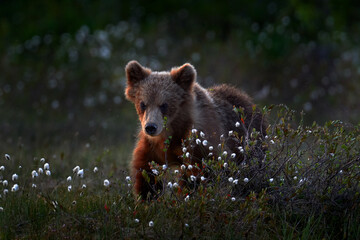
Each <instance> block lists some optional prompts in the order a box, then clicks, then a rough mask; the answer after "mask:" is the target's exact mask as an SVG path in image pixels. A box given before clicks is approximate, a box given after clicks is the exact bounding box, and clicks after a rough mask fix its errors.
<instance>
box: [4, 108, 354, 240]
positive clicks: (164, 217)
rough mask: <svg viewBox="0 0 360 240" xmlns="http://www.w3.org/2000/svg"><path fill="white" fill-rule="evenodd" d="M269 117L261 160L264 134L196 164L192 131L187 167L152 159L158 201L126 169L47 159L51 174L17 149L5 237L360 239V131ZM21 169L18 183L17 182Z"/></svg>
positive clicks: (290, 116) (11, 163)
mask: <svg viewBox="0 0 360 240" xmlns="http://www.w3.org/2000/svg"><path fill="white" fill-rule="evenodd" d="M264 111H265V112H266V113H267V114H268V116H269V118H270V119H271V122H272V125H271V126H270V127H269V129H268V131H267V135H266V136H264V138H263V140H262V143H261V144H262V147H266V149H267V150H266V155H265V156H262V157H261V155H260V154H258V155H256V154H254V153H255V152H256V151H257V150H259V149H258V148H257V147H256V146H257V144H254V142H255V141H259V140H260V139H259V135H256V134H251V135H250V137H249V139H248V140H244V139H242V138H239V135H237V134H235V133H231V134H230V135H229V136H223V137H222V144H220V145H219V146H204V147H208V148H209V150H210V149H211V150H210V152H211V153H213V154H209V156H204V157H205V158H204V160H203V162H202V163H201V164H197V163H195V164H194V163H193V162H192V160H191V158H192V155H191V154H189V152H191V149H192V147H193V146H194V144H195V145H196V144H197V142H198V141H197V140H200V141H202V142H203V141H204V140H206V136H204V135H203V134H202V133H199V132H197V131H195V130H194V131H193V132H192V134H191V136H190V137H189V138H188V139H186V141H184V146H183V147H184V149H185V150H186V151H184V154H183V156H182V158H183V161H184V164H183V165H182V166H165V167H164V166H159V165H158V164H156V163H152V164H151V168H152V170H153V171H152V172H151V173H146V172H143V176H144V177H145V178H147V179H150V175H153V177H154V178H155V179H156V181H155V184H156V183H161V184H162V185H163V187H162V189H160V194H159V195H158V196H159V197H158V198H157V199H156V200H151V201H143V200H140V199H136V198H135V197H134V195H133V193H132V187H133V184H134V182H133V179H131V178H130V177H126V171H123V170H121V171H117V172H115V173H114V174H109V172H110V171H109V169H108V168H107V167H106V166H105V165H104V163H102V162H103V160H99V159H98V158H97V157H96V156H87V159H88V161H90V162H91V161H93V162H94V163H96V165H97V166H100V165H98V164H101V163H102V167H99V169H100V171H93V170H92V167H87V168H84V169H82V170H83V171H84V172H83V173H82V172H81V171H79V170H80V167H79V168H74V169H73V171H72V170H71V169H69V171H68V173H70V174H66V172H64V171H62V172H63V173H57V174H56V172H57V169H56V168H55V167H54V166H56V165H55V162H54V164H53V163H52V162H53V161H55V160H45V161H46V162H48V163H49V165H50V167H49V169H50V170H51V172H52V174H51V176H47V175H45V174H44V173H40V172H39V171H38V170H37V169H38V168H39V167H43V164H44V160H41V161H39V159H36V161H34V162H33V163H31V164H27V163H26V162H24V159H26V158H27V156H26V155H24V154H22V155H20V154H19V153H13V154H11V155H10V156H11V158H10V159H6V160H2V162H3V163H4V164H3V165H4V168H5V169H4V170H2V171H0V175H1V179H2V180H1V184H0V189H1V198H0V207H2V211H1V212H0V215H1V217H0V226H1V227H0V228H1V229H0V230H1V231H0V233H1V238H56V239H59V238H72V239H79V238H132V239H134V238H135V239H144V238H147V239H149V238H150V239H151V238H157V239H169V238H179V237H183V238H186V239H189V238H200V239H209V238H210V239H217V238H220V237H223V238H224V237H225V238H229V239H244V238H262V239H264V238H266V239H269V238H270V239H279V238H281V239H323V238H351V239H356V238H359V236H360V235H359V234H360V230H359V223H360V222H359V219H360V218H359V214H360V212H359V211H358V209H359V204H360V197H359V193H360V184H359V182H360V179H359V176H360V156H359V152H360V146H359V141H360V139H359V136H360V134H359V131H360V129H359V126H350V125H347V124H343V123H342V122H340V121H330V122H327V123H326V124H325V125H324V126H320V125H318V124H316V123H314V124H313V126H311V127H310V126H305V125H303V124H296V122H294V119H295V115H294V114H295V113H294V111H291V110H289V109H287V108H286V107H283V106H271V107H269V108H267V109H264ZM239 118H240V116H239ZM240 127H241V126H239V128H240ZM230 139H233V140H234V139H238V140H239V143H240V146H241V148H240V147H239V149H238V150H239V151H238V152H234V153H235V155H233V153H231V152H228V151H229V150H228V149H226V148H225V146H226V144H225V143H226V141H229V140H230ZM205 145H206V144H205ZM210 147H211V148H210ZM84 154H86V153H85V152H84ZM103 154H104V153H102V152H101V153H100V154H99V156H103V157H101V158H100V159H103V158H104V155H103ZM164 154H165V153H164ZM16 159H18V160H16ZM15 163H16V164H15ZM19 163H21V164H22V167H21V168H18V164H19ZM90 166H91V165H90ZM34 168H35V172H36V173H38V174H36V176H35V177H32V176H34V173H33V172H31V170H32V169H34ZM45 168H47V167H45V165H44V170H45ZM14 172H16V173H17V174H18V176H19V177H18V179H15V180H12V174H13V173H14ZM106 172H108V173H106ZM68 175H70V177H71V178H70V179H69V178H68V179H67V180H66V176H68ZM110 175H113V176H112V177H111V176H110ZM54 176H56V177H54ZM109 176H110V178H109ZM105 178H109V185H105V182H104V181H103V179H105ZM5 180H7V181H8V182H7V184H5V183H4V181H5ZM148 182H149V183H150V180H149V181H148ZM15 183H16V184H18V185H19V190H18V191H14V192H13V191H11V189H12V186H13V185H14V184H15ZM33 184H36V187H34V186H33ZM70 185H71V188H70V189H69V186H70ZM5 189H8V192H7V193H4V190H5Z"/></svg>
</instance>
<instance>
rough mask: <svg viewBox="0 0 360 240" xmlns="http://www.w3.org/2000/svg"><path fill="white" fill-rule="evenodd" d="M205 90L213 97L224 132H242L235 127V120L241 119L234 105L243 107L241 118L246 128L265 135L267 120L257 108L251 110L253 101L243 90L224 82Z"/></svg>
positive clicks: (239, 120)
mask: <svg viewBox="0 0 360 240" xmlns="http://www.w3.org/2000/svg"><path fill="white" fill-rule="evenodd" d="M207 91H208V92H209V94H210V96H211V97H212V99H213V102H214V106H215V109H216V111H217V114H218V115H219V116H220V121H222V124H223V126H224V130H225V131H226V132H228V131H231V130H234V131H237V132H239V133H240V134H244V132H243V128H240V129H239V128H236V127H235V123H236V122H241V121H242V120H241V117H242V116H240V113H236V112H235V111H234V107H236V108H243V110H244V116H243V120H244V123H245V127H246V128H247V129H249V130H252V128H255V129H256V130H257V131H259V132H261V133H263V134H264V135H265V132H266V127H267V126H266V125H267V122H266V120H265V119H264V117H263V115H262V114H261V113H260V111H259V110H258V109H255V112H254V111H253V106H254V103H253V101H252V99H251V98H250V97H249V96H248V95H247V94H246V93H245V92H243V91H241V90H239V89H237V88H235V87H232V86H229V85H226V84H222V85H217V86H214V87H211V88H208V89H207Z"/></svg>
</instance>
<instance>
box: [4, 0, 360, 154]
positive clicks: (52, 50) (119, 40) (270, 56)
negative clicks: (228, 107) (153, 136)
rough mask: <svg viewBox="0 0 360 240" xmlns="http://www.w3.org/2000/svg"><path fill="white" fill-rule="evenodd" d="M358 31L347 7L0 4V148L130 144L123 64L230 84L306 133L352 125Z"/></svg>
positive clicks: (354, 8) (355, 12)
mask: <svg viewBox="0 0 360 240" xmlns="http://www.w3.org/2000/svg"><path fill="white" fill-rule="evenodd" d="M359 20H360V2H358V1H350V0H341V1H340V0H319V1H299V0H291V1H268V0H262V1H260V0H256V1H214V0H206V1H205V0H199V1H190V0H184V1H173V0H170V1H133V0H132V1H124V0H123V1H115V0H108V1H100V0H94V1H87V0H71V1H70V0H66V1H42V0H34V1H0V116H1V117H0V138H1V139H2V142H4V144H3V148H4V149H6V148H7V147H9V146H13V145H14V144H15V143H17V144H23V143H28V144H29V146H31V147H33V148H34V149H36V148H37V147H41V146H48V145H51V144H58V143H63V142H64V141H65V140H64V139H73V138H76V139H77V140H79V141H84V142H87V141H89V142H97V144H100V145H103V144H104V145H106V144H113V145H117V144H120V143H122V144H123V145H124V144H125V143H127V144H132V142H133V141H134V134H135V131H136V130H135V129H136V126H137V116H136V113H135V110H134V108H133V106H132V105H131V104H130V103H128V102H127V101H126V100H125V99H124V85H125V73H124V66H125V64H126V63H127V62H128V61H129V60H133V59H136V60H138V61H139V62H140V63H141V64H143V65H145V66H148V67H151V68H152V69H154V70H168V69H170V68H171V67H173V66H178V65H181V64H183V63H185V62H190V63H192V64H193V65H194V66H195V68H196V69H197V72H198V76H199V78H198V81H199V82H200V83H201V84H202V85H204V86H206V87H209V86H211V85H213V84H215V83H230V84H233V85H235V86H237V87H239V88H242V89H244V90H245V91H247V92H248V93H249V94H250V95H251V96H253V98H254V100H255V102H256V103H258V104H259V105H260V106H269V105H271V104H279V103H284V104H286V105H288V106H289V107H290V108H292V109H295V110H297V111H298V112H301V111H304V112H305V113H306V115H305V121H306V122H307V123H312V122H313V121H317V122H320V123H323V122H325V121H327V120H333V119H339V120H341V121H344V122H347V123H350V124H357V123H358V122H359V120H360V115H359V110H360V104H359V100H358V96H359V93H360V81H359V75H360V64H359V61H360V48H359V46H360V45H359V42H360V21H359ZM71 141H72V140H71ZM71 141H70V142H71Z"/></svg>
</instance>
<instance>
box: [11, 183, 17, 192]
mask: <svg viewBox="0 0 360 240" xmlns="http://www.w3.org/2000/svg"><path fill="white" fill-rule="evenodd" d="M18 190H19V185H18V184H14V186H13V187H12V188H11V191H12V192H17V191H18Z"/></svg>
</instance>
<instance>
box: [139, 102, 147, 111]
mask: <svg viewBox="0 0 360 240" xmlns="http://www.w3.org/2000/svg"><path fill="white" fill-rule="evenodd" d="M140 108H141V111H143V112H145V110H146V105H145V103H144V102H141V103H140Z"/></svg>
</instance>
